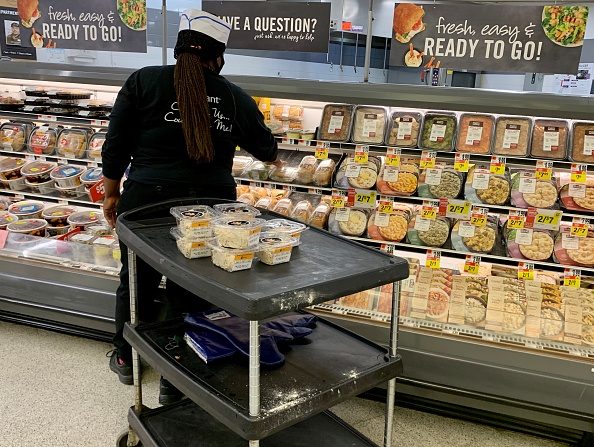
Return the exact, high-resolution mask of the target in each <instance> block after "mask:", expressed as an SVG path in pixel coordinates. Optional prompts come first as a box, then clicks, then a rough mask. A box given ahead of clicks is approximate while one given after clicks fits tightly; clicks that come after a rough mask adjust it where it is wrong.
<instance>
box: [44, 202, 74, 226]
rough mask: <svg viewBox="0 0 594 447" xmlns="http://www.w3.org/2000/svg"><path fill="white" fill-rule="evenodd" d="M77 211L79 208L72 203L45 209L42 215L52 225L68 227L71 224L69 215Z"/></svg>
mask: <svg viewBox="0 0 594 447" xmlns="http://www.w3.org/2000/svg"><path fill="white" fill-rule="evenodd" d="M77 211H78V210H77V208H76V207H74V206H71V205H58V206H52V207H49V208H46V209H44V210H43V212H42V213H41V217H43V218H44V219H45V220H46V221H47V223H48V224H49V225H50V226H51V227H68V226H70V225H69V223H68V217H69V216H70V215H72V214H74V213H76V212H77Z"/></svg>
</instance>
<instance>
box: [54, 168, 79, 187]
mask: <svg viewBox="0 0 594 447" xmlns="http://www.w3.org/2000/svg"><path fill="white" fill-rule="evenodd" d="M84 170H85V169H84V168H83V167H82V166H77V165H61V166H56V167H55V168H54V169H53V170H52V172H51V173H50V177H51V178H52V180H55V182H56V185H57V186H59V187H61V188H73V187H75V186H79V185H80V184H81V181H80V176H81V174H82V173H83V172H84Z"/></svg>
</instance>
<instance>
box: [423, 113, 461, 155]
mask: <svg viewBox="0 0 594 447" xmlns="http://www.w3.org/2000/svg"><path fill="white" fill-rule="evenodd" d="M456 126H457V118H456V115H454V114H453V113H439V114H436V113H427V114H426V115H425V120H424V122H423V131H422V132H421V139H420V142H419V146H420V147H421V149H430V150H434V151H446V152H449V151H452V150H453V149H454V143H455V141H456Z"/></svg>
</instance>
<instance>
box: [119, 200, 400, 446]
mask: <svg viewBox="0 0 594 447" xmlns="http://www.w3.org/2000/svg"><path fill="white" fill-rule="evenodd" d="M221 202H223V201H221V200H212V199H201V200H196V199H191V200H190V199H188V200H176V201H169V202H163V203H159V204H155V205H150V206H146V207H142V208H138V209H136V210H133V211H130V212H128V213H124V214H123V215H122V216H120V218H119V219H118V223H117V230H118V234H119V237H120V240H121V241H122V242H123V243H124V244H126V246H127V247H128V252H129V258H128V262H129V270H130V308H131V323H130V324H128V325H127V326H126V328H125V332H124V335H125V338H126V340H128V342H129V343H130V344H131V345H132V348H133V365H134V387H135V405H134V407H132V408H131V409H130V411H129V415H128V421H129V425H130V431H129V434H128V436H127V441H126V440H125V439H122V440H121V445H126V442H127V445H128V446H136V445H140V444H142V445H143V446H145V447H147V446H151V447H153V446H154V447H157V446H158V447H197V446H204V447H206V446H208V447H244V446H246V445H249V446H250V447H256V446H259V444H260V442H262V445H263V446H267V447H281V446H282V447H290V446H300V447H303V446H307V445H312V444H314V443H315V444H316V445H323V446H332V447H347V446H348V447H368V446H373V445H374V444H373V443H372V442H371V441H370V440H368V439H366V438H365V437H363V436H362V435H361V434H359V433H357V432H356V431H354V430H353V429H351V428H350V427H349V426H347V425H346V424H345V423H344V422H342V421H341V420H339V419H338V418H337V417H335V416H333V415H332V414H331V413H329V412H327V411H326V410H328V409H329V408H331V407H332V406H334V405H336V404H338V403H340V402H342V401H344V400H346V399H349V398H351V397H354V396H357V395H359V394H361V393H363V392H365V391H367V390H370V389H371V388H373V387H376V386H378V385H380V384H381V383H384V382H388V399H387V411H386V425H385V440H384V445H385V446H386V447H388V446H391V444H392V439H391V435H392V421H393V412H394V398H395V388H396V379H395V378H396V376H397V375H399V374H400V373H401V371H402V362H401V359H400V357H399V356H398V354H397V352H396V347H397V321H398V297H399V289H400V288H399V281H401V280H402V279H405V278H406V277H407V276H408V264H407V262H406V260H404V259H400V258H396V257H393V256H390V255H388V254H385V253H382V252H380V251H377V250H373V249H370V248H367V247H365V246H363V245H360V244H358V243H355V242H352V241H349V240H346V239H343V238H341V237H337V236H334V235H332V234H330V233H328V232H325V231H321V230H317V229H314V228H310V229H309V230H308V231H306V232H304V233H303V234H302V236H301V245H300V246H299V247H297V248H295V249H294V250H293V254H292V257H291V261H290V262H289V263H286V264H281V265H276V266H268V265H264V264H261V263H256V264H255V265H254V266H253V267H252V269H251V270H245V271H239V272H234V273H229V272H226V271H224V270H222V269H220V268H218V267H216V266H214V265H213V264H212V262H211V259H210V258H204V259H196V260H188V259H186V258H185V257H183V256H182V254H181V253H179V251H178V248H177V246H176V242H175V240H174V239H173V238H172V237H171V236H170V235H169V230H170V228H171V227H172V226H174V225H175V220H174V219H173V217H171V216H170V214H169V210H170V208H171V207H173V206H181V205H195V204H201V205H209V206H212V205H214V204H215V203H221ZM261 217H263V218H264V219H271V218H275V217H282V216H277V215H274V214H272V213H264V215H263V216H261ZM137 256H138V257H140V258H141V259H142V260H143V261H145V262H147V263H148V264H149V265H151V266H152V267H153V268H155V269H156V270H158V271H159V272H161V273H162V274H163V275H164V276H166V277H167V278H169V279H171V280H172V281H174V282H175V283H177V284H179V285H180V286H181V287H183V288H185V289H187V290H188V291H189V292H191V293H193V294H195V295H197V296H199V297H201V298H203V299H204V300H206V301H208V302H210V303H212V304H213V305H214V306H218V307H219V308H222V309H225V310H226V311H228V312H230V313H232V314H234V315H236V316H238V317H240V318H244V319H246V320H248V321H249V362H242V361H241V360H239V359H237V358H236V357H232V358H231V359H227V360H223V361H222V362H220V363H213V364H206V363H204V362H203V361H202V360H200V359H199V358H198V356H197V355H195V353H194V352H193V351H191V350H190V348H189V347H188V346H186V344H185V342H183V340H181V341H180V339H181V337H183V335H184V322H183V320H181V319H174V320H169V321H164V322H159V323H148V324H145V323H139V322H138V301H137V277H136V260H137ZM389 283H394V287H393V306H392V325H391V332H390V333H391V340H390V346H389V349H384V348H383V347H381V346H379V345H376V344H374V343H372V342H370V341H368V340H366V339H363V338H361V337H359V336H357V335H355V334H353V333H351V332H349V331H347V330H345V329H343V328H341V327H339V326H336V325H334V324H332V323H329V322H327V321H325V320H323V319H319V320H318V323H317V327H316V329H315V330H314V331H313V333H312V334H311V335H310V336H309V337H308V340H309V342H308V343H302V344H298V345H294V346H292V347H291V349H290V351H289V352H287V353H286V358H285V364H284V365H283V366H282V367H280V368H278V369H273V370H268V369H262V371H261V370H260V337H259V330H260V323H263V322H265V321H266V320H267V319H268V320H269V319H271V318H273V317H275V316H279V315H281V314H287V313H291V312H296V311H299V310H300V309H304V308H307V307H308V306H312V305H314V304H316V303H322V302H326V301H329V300H333V299H336V298H339V297H342V296H345V295H349V294H352V293H356V292H359V291H363V290H367V289H371V288H374V287H377V286H381V285H384V284H389ZM176 340H177V341H178V342H176ZM140 357H142V358H143V359H144V360H145V361H146V362H147V363H148V364H150V365H151V366H152V367H153V368H155V369H156V370H157V371H158V372H159V373H160V374H162V375H163V376H164V377H165V378H166V379H167V380H169V381H170V382H171V383H172V384H173V385H175V386H176V387H177V388H178V389H179V390H180V391H181V392H183V393H184V395H185V396H186V397H187V398H188V399H183V400H182V401H180V402H178V403H176V404H172V405H167V406H163V407H160V408H156V409H148V408H146V407H144V406H143V405H142V381H141V375H140V369H139V366H140ZM124 438H125V437H124Z"/></svg>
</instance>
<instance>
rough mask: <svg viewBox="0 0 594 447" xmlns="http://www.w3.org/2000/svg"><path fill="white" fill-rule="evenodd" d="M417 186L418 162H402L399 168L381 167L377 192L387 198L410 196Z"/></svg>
mask: <svg viewBox="0 0 594 447" xmlns="http://www.w3.org/2000/svg"><path fill="white" fill-rule="evenodd" d="M418 186H419V167H418V160H403V161H401V163H400V167H399V168H391V167H389V166H386V165H383V166H382V168H381V169H380V172H379V176H378V179H377V190H378V191H379V192H380V193H381V194H384V195H387V196H412V195H414V194H415V192H416V191H417V187H418Z"/></svg>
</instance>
